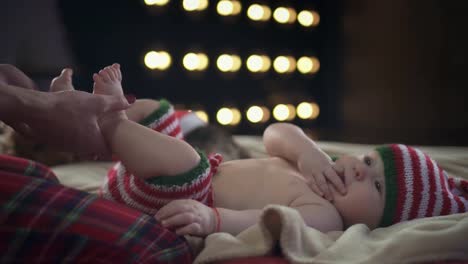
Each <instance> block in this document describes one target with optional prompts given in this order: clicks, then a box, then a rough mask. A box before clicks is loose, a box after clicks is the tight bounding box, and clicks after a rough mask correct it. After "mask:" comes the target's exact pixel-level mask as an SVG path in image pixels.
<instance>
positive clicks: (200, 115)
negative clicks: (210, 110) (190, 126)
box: [194, 110, 210, 123]
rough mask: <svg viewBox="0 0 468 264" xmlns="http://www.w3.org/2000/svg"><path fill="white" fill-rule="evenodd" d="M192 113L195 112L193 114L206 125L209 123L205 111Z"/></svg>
mask: <svg viewBox="0 0 468 264" xmlns="http://www.w3.org/2000/svg"><path fill="white" fill-rule="evenodd" d="M194 112H195V114H196V115H197V116H198V117H199V118H200V119H201V120H203V121H205V122H206V123H209V122H210V120H209V118H208V114H207V113H206V112H205V111H203V110H196V111H194Z"/></svg>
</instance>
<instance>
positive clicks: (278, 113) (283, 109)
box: [273, 104, 289, 121]
mask: <svg viewBox="0 0 468 264" xmlns="http://www.w3.org/2000/svg"><path fill="white" fill-rule="evenodd" d="M273 117H274V118H275V119H276V120H278V121H285V120H286V119H288V117H289V108H288V106H287V105H285V104H279V105H277V106H275V107H274V108H273Z"/></svg>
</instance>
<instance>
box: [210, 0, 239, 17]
mask: <svg viewBox="0 0 468 264" xmlns="http://www.w3.org/2000/svg"><path fill="white" fill-rule="evenodd" d="M241 9H242V6H241V3H240V2H239V1H229V0H221V1H219V2H218V5H217V6H216V10H217V11H218V14H220V15H222V16H231V15H237V14H239V13H240V11H241Z"/></svg>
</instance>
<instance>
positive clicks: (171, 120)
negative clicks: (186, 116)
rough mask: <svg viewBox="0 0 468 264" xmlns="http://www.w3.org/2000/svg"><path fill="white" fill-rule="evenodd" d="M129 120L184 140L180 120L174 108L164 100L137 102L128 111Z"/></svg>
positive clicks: (141, 100) (142, 100) (140, 100)
mask: <svg viewBox="0 0 468 264" xmlns="http://www.w3.org/2000/svg"><path fill="white" fill-rule="evenodd" d="M126 114H127V117H128V119H130V120H132V121H134V122H138V123H140V124H141V125H144V126H146V127H149V128H151V129H153V130H155V131H157V132H160V133H163V134H165V135H168V136H171V137H175V138H179V139H183V134H182V129H181V127H180V122H179V119H178V118H177V117H176V115H175V111H174V107H173V106H172V105H171V104H170V103H169V102H168V101H167V100H164V99H161V100H160V101H157V100H152V99H139V100H136V101H135V103H133V104H132V106H131V107H130V108H129V109H127V110H126Z"/></svg>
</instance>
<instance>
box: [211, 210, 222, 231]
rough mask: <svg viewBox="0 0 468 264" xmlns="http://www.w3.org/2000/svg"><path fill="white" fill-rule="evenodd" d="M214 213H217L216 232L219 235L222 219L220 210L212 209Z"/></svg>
mask: <svg viewBox="0 0 468 264" xmlns="http://www.w3.org/2000/svg"><path fill="white" fill-rule="evenodd" d="M211 208H212V209H213V211H214V212H215V216H216V229H215V232H216V233H218V232H219V231H220V229H221V217H220V216H219V212H218V209H217V208H216V207H211Z"/></svg>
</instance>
